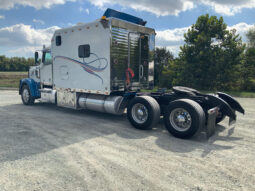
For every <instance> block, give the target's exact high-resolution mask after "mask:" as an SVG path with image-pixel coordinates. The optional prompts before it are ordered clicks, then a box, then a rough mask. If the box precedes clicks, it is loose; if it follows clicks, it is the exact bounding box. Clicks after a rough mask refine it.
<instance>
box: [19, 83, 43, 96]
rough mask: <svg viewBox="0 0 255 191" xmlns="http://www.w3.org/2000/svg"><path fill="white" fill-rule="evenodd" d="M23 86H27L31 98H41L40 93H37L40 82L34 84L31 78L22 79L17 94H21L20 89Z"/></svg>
mask: <svg viewBox="0 0 255 191" xmlns="http://www.w3.org/2000/svg"><path fill="white" fill-rule="evenodd" d="M24 84H26V85H28V87H29V89H30V94H31V96H32V97H33V98H35V99H37V98H40V97H41V93H40V91H39V89H40V82H36V81H34V80H33V79H32V78H24V79H22V80H20V83H19V94H21V89H22V86H23V85H24Z"/></svg>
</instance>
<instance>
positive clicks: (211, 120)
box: [206, 107, 219, 139]
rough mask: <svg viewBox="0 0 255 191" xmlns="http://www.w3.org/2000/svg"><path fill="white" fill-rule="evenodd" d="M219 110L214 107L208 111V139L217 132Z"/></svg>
mask: <svg viewBox="0 0 255 191" xmlns="http://www.w3.org/2000/svg"><path fill="white" fill-rule="evenodd" d="M218 111H219V108H218V107H214V108H212V109H209V110H208V111H207V113H208V118H207V125H206V137H207V139H209V138H210V137H211V136H212V135H213V133H214V131H215V125H216V117H217V115H218Z"/></svg>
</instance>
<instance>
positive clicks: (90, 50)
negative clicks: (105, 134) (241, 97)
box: [19, 9, 244, 138]
mask: <svg viewBox="0 0 255 191" xmlns="http://www.w3.org/2000/svg"><path fill="white" fill-rule="evenodd" d="M145 25H146V21H144V20H143V19H141V18H138V17H135V16H133V15H129V14H126V13H123V12H118V11H115V10H112V9H107V10H106V12H105V13H104V15H103V16H102V18H100V19H98V20H96V21H94V22H91V23H78V24H77V25H75V26H72V27H68V28H63V29H58V30H56V31H55V33H54V35H53V37H52V39H51V45H50V46H49V47H45V46H43V49H42V51H41V53H42V54H41V55H42V57H41V58H39V52H35V66H32V67H30V69H29V72H28V78H25V79H22V80H20V85H19V94H20V95H21V99H22V102H23V104H25V105H32V104H34V102H35V100H40V102H45V103H53V104H56V105H57V106H60V107H66V108H71V109H88V110H93V111H98V112H105V113H110V114H115V115H122V114H123V113H124V112H125V111H126V113H127V118H128V120H129V122H130V124H131V125H132V126H134V127H135V128H137V129H142V130H145V129H151V128H152V127H153V125H155V124H156V123H157V122H158V121H159V119H160V118H161V117H163V120H164V124H165V127H166V129H167V130H168V131H169V132H170V133H171V134H172V135H173V136H175V137H178V138H190V137H192V136H194V135H195V134H196V133H197V132H200V131H205V132H206V134H207V136H208V137H210V136H211V135H212V134H213V132H214V129H215V126H216V124H217V123H219V122H220V121H222V120H223V119H224V118H225V117H229V122H230V123H233V122H235V120H236V113H235V111H238V112H240V113H243V114H244V109H243V108H242V106H241V105H240V104H239V103H238V102H237V101H236V100H235V99H234V98H233V97H231V96H230V95H227V94H225V93H222V92H217V93H214V94H203V93H201V92H199V91H197V90H195V89H192V88H187V87H182V86H176V87H173V88H172V89H171V90H164V89H161V90H158V91H154V92H153V91H146V92H143V91H140V90H141V89H152V87H153V84H154V82H153V80H154V49H155V35H156V32H155V30H154V29H152V28H149V27H146V26H145Z"/></svg>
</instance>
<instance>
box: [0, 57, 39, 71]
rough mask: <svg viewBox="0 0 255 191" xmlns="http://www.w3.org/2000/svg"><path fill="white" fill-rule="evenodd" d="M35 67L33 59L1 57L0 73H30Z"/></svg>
mask: <svg viewBox="0 0 255 191" xmlns="http://www.w3.org/2000/svg"><path fill="white" fill-rule="evenodd" d="M32 65H34V59H33V58H20V57H12V58H9V57H6V56H0V71H28V69H29V66H32Z"/></svg>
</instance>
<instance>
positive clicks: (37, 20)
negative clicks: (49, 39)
mask: <svg viewBox="0 0 255 191" xmlns="http://www.w3.org/2000/svg"><path fill="white" fill-rule="evenodd" d="M33 22H34V23H39V24H41V25H44V24H45V22H44V21H43V20H40V19H33Z"/></svg>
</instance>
